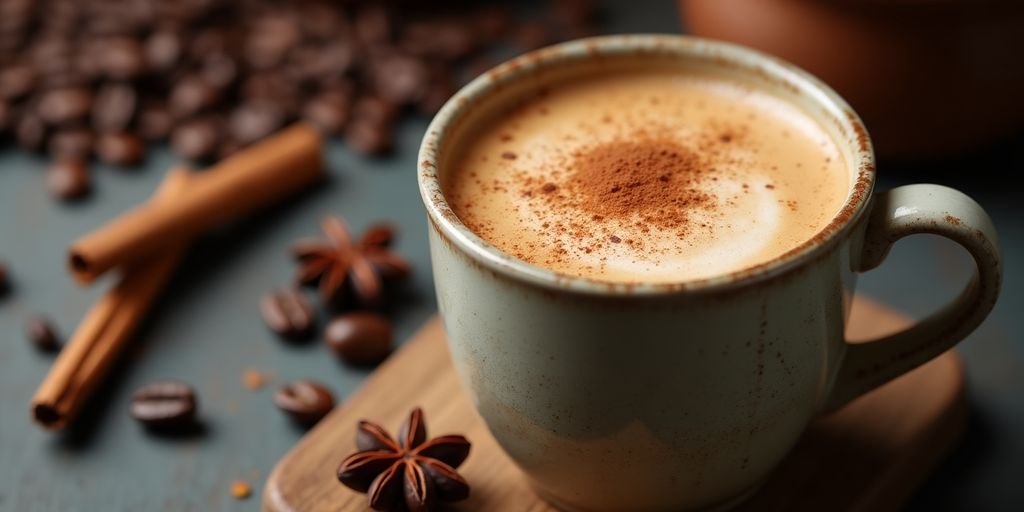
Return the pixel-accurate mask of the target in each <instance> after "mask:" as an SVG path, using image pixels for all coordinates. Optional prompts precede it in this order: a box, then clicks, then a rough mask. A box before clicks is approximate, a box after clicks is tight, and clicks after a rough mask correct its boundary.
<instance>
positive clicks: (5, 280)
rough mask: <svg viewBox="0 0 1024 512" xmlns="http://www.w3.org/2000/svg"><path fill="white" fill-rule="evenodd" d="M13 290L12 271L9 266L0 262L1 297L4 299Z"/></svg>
mask: <svg viewBox="0 0 1024 512" xmlns="http://www.w3.org/2000/svg"><path fill="white" fill-rule="evenodd" d="M10 289H11V271H10V269H8V267H7V265H6V264H5V263H4V262H3V261H0V297H3V296H4V295H6V294H7V292H8V291H10Z"/></svg>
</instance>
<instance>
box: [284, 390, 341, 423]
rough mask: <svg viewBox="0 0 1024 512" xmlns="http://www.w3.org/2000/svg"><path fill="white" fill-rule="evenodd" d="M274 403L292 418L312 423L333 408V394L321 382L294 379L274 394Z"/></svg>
mask: <svg viewBox="0 0 1024 512" xmlns="http://www.w3.org/2000/svg"><path fill="white" fill-rule="evenodd" d="M274 405H276V406H277V407H278V409H281V410H282V411H284V412H285V413H286V414H288V416H290V417H291V418H292V419H293V420H295V421H296V422H298V423H302V424H306V425H309V424H313V423H316V422H318V421H320V419H321V418H323V417H324V416H326V415H327V413H329V412H331V409H333V408H334V396H333V395H331V392H330V390H328V389H327V388H326V387H325V386H324V385H323V384H320V383H319V382H316V381H312V380H296V381H292V382H289V383H288V384H285V385H284V386H283V387H282V388H281V389H279V390H278V391H277V393H276V394H275V395H274Z"/></svg>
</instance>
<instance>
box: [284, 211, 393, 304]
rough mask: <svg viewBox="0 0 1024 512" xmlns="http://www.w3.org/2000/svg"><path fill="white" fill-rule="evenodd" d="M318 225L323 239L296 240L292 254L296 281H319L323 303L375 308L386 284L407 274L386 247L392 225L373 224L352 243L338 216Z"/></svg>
mask: <svg viewBox="0 0 1024 512" xmlns="http://www.w3.org/2000/svg"><path fill="white" fill-rule="evenodd" d="M320 225H321V229H323V231H324V234H326V235H327V241H326V242H324V241H302V242H299V243H297V244H295V245H294V246H293V247H292V253H293V254H294V255H295V257H296V259H298V260H299V263H300V267H299V273H298V276H297V279H298V281H299V282H300V283H302V284H313V283H319V293H320V298H321V300H323V302H324V304H326V305H331V306H338V307H340V306H344V305H348V304H351V303H353V302H354V303H355V304H356V305H359V306H365V307H371V308H372V307H378V306H381V305H382V302H383V299H384V295H385V287H386V285H387V284H388V283H390V282H393V281H397V280H400V279H404V278H406V277H408V276H409V271H410V267H409V263H408V262H406V261H405V259H403V258H402V257H401V256H399V255H397V254H395V253H394V252H393V251H391V250H390V249H389V248H388V246H389V245H390V244H391V239H392V238H393V236H394V229H393V228H392V227H390V226H388V225H385V224H378V225H376V226H373V227H371V228H370V229H368V230H367V231H366V233H364V234H363V237H362V238H361V239H359V241H358V242H356V241H353V240H352V237H351V235H350V234H349V230H348V226H347V225H346V224H345V221H343V220H341V219H339V218H338V217H332V216H329V217H325V218H324V220H323V221H322V222H321V224H320Z"/></svg>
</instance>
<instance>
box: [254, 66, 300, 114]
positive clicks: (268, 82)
mask: <svg viewBox="0 0 1024 512" xmlns="http://www.w3.org/2000/svg"><path fill="white" fill-rule="evenodd" d="M300 96H301V94H300V92H299V90H298V88H297V87H296V85H295V84H293V83H291V82H289V81H288V80H287V79H286V78H285V77H284V76H282V75H280V74H276V73H259V74H255V75H252V76H250V77H249V78H248V79H246V80H245V82H244V83H243V84H242V99H244V100H245V101H250V102H266V103H272V104H275V105H277V106H278V107H279V108H280V109H281V110H282V111H283V112H284V113H285V115H286V116H288V117H291V116H293V115H295V114H296V113H297V111H298V108H299V97H300Z"/></svg>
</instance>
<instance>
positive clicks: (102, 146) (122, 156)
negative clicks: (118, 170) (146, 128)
mask: <svg viewBox="0 0 1024 512" xmlns="http://www.w3.org/2000/svg"><path fill="white" fill-rule="evenodd" d="M145 151H146V145H145V143H144V142H143V141H142V138H141V137H139V136H138V135H135V134H134V133H129V132H120V133H104V134H102V135H100V138H99V141H97V143H96V155H97V156H99V158H100V160H102V161H104V162H106V163H108V164H112V165H121V166H127V165H135V164H137V163H139V162H141V161H142V157H143V155H145Z"/></svg>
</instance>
